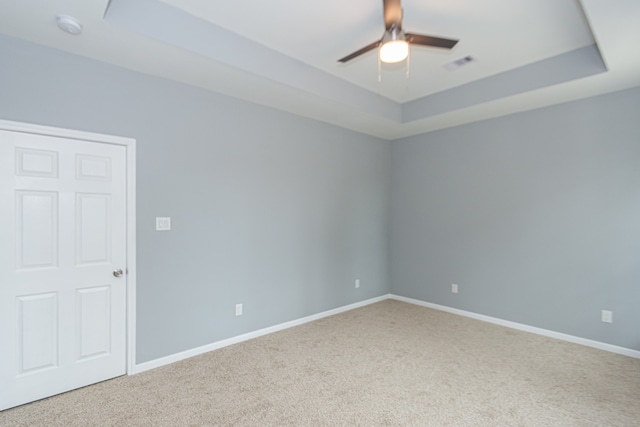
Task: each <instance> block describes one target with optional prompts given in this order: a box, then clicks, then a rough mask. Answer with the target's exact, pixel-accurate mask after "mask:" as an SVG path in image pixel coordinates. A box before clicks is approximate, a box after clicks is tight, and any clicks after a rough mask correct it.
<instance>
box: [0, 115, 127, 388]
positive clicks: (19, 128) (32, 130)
mask: <svg viewBox="0 0 640 427" xmlns="http://www.w3.org/2000/svg"><path fill="white" fill-rule="evenodd" d="M0 130H7V131H12V132H22V133H29V134H37V135H45V136H54V137H60V138H68V139H78V140H82V141H90V142H97V143H101V144H113V145H121V146H124V147H125V150H126V162H127V164H126V171H127V196H126V202H127V219H126V224H127V239H126V243H127V270H128V271H127V276H126V277H127V280H126V282H127V285H126V286H127V311H126V312H127V374H128V375H133V374H135V373H136V372H135V368H136V140H135V139H132V138H124V137H120V136H111V135H104V134H99V133H90V132H83V131H76V130H70V129H62V128H56V127H50V126H41V125H34V124H29V123H20V122H12V121H7V120H0Z"/></svg>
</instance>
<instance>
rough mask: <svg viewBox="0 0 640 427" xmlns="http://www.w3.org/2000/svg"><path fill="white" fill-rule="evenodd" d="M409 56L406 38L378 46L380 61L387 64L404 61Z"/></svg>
mask: <svg viewBox="0 0 640 427" xmlns="http://www.w3.org/2000/svg"><path fill="white" fill-rule="evenodd" d="M407 56H409V43H407V41H406V40H394V41H390V42H386V43H385V44H383V45H382V46H381V47H380V61H382V62H385V63H387V64H394V63H396V62H400V61H404V60H405V59H406V58H407Z"/></svg>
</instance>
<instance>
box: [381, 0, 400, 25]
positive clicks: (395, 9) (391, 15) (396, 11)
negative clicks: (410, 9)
mask: <svg viewBox="0 0 640 427" xmlns="http://www.w3.org/2000/svg"><path fill="white" fill-rule="evenodd" d="M382 2H383V8H384V28H385V29H387V30H388V29H389V28H391V27H392V26H393V25H396V26H397V27H402V5H401V4H400V0H382Z"/></svg>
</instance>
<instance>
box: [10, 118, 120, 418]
mask: <svg viewBox="0 0 640 427" xmlns="http://www.w3.org/2000/svg"><path fill="white" fill-rule="evenodd" d="M126 212H127V207H126V149H125V147H124V146H121V145H115V144H106V143H96V142H89V141H82V140H77V139H67V138H61V137H53V136H43V135H36V134H29V133H21V132H12V131H4V130H0V237H1V238H0V384H2V387H0V410H2V409H6V408H9V407H12V406H16V405H20V404H23V403H26V402H30V401H33V400H36V399H40V398H43V397H47V396H50V395H52V394H56V393H61V392H64V391H68V390H71V389H74V388H78V387H82V386H85V385H88V384H92V383H95V382H98V381H102V380H105V379H109V378H113V377H115V376H118V375H122V374H124V373H125V372H126V330H125V328H126V275H123V276H122V277H114V275H113V271H114V270H118V269H122V270H124V271H126V265H125V262H126Z"/></svg>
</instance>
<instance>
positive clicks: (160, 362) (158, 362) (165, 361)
mask: <svg viewBox="0 0 640 427" xmlns="http://www.w3.org/2000/svg"><path fill="white" fill-rule="evenodd" d="M389 297H390V296H389V295H382V296H380V297H376V298H371V299H368V300H365V301H360V302H356V303H354V304H349V305H345V306H343V307H338V308H334V309H333V310H328V311H323V312H322V313H317V314H313V315H311V316H307V317H303V318H301V319H297V320H292V321H290V322H285V323H280V324H279V325H274V326H270V327H268V328H264V329H259V330H257V331H253V332H248V333H246V334H242V335H238V336H235V337H231V338H227V339H225V340H221V341H217V342H214V343H211V344H207V345H203V346H201V347H196V348H193V349H191V350H186V351H182V352H180V353H176V354H172V355H170V356H165V357H161V358H159V359H155V360H150V361H148V362H144V363H140V364H138V365H135V369H134V371H133V372H131V373H130V374H138V373H140V372H144V371H148V370H150V369H155V368H159V367H160V366H164V365H169V364H171V363H174V362H178V361H180V360H183V359H188V358H189V357H194V356H198V355H200V354H203V353H207V352H209V351H213V350H217V349H219V348H222V347H226V346H229V345H232V344H237V343H240V342H242V341H247V340H250V339H253V338H257V337H261V336H263V335H267V334H271V333H273V332H278V331H282V330H283V329H288V328H292V327H294V326H299V325H302V324H305V323H308V322H313V321H314V320H318V319H322V318H323V317H329V316H333V315H335V314H339V313H343V312H345V311H349V310H353V309H355V308H359V307H364V306H365V305H369V304H374V303H376V302H380V301H384V300H386V299H389Z"/></svg>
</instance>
